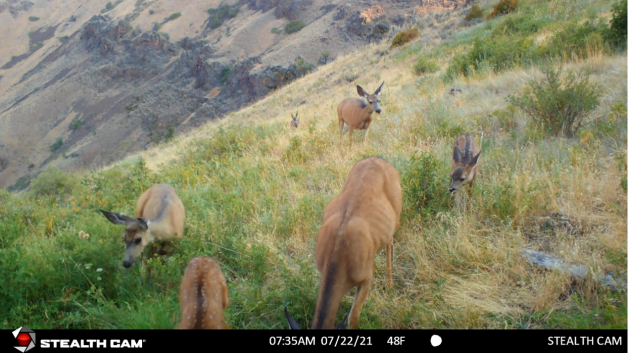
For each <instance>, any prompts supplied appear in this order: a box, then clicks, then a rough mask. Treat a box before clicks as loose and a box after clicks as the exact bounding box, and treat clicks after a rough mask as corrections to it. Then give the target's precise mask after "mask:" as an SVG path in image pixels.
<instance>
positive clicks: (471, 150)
mask: <svg viewBox="0 0 629 354" xmlns="http://www.w3.org/2000/svg"><path fill="white" fill-rule="evenodd" d="M479 157H480V149H479V148H478V145H477V144H476V141H475V140H474V138H472V137H471V136H470V134H468V133H466V134H463V135H461V136H459V137H458V138H457V139H456V142H455V143H454V151H453V156H452V173H451V174H450V178H451V180H452V181H451V183H450V189H449V190H450V193H452V194H455V193H456V192H457V191H459V190H461V189H462V188H463V186H465V185H467V186H468V190H467V192H468V197H469V196H470V194H471V192H472V186H473V185H474V179H475V178H476V176H477V175H478V172H479V165H478V159H479Z"/></svg>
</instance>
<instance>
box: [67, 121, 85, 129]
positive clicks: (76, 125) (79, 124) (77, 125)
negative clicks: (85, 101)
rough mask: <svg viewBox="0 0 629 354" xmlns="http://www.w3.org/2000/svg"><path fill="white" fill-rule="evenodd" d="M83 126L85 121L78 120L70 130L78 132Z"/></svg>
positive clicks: (73, 122) (72, 124)
mask: <svg viewBox="0 0 629 354" xmlns="http://www.w3.org/2000/svg"><path fill="white" fill-rule="evenodd" d="M82 125H83V119H76V120H74V121H72V123H71V124H70V129H72V130H77V129H79V128H80V127H81V126H82Z"/></svg>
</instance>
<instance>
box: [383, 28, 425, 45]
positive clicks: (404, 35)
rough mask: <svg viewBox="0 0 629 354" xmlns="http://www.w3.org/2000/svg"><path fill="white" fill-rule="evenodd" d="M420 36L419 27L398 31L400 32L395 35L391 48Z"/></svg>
mask: <svg viewBox="0 0 629 354" xmlns="http://www.w3.org/2000/svg"><path fill="white" fill-rule="evenodd" d="M418 36H419V31H418V30H417V28H411V29H407V30H405V31H400V32H398V34H396V35H395V37H393V41H392V42H391V47H389V48H393V47H400V46H403V45H404V44H406V43H408V42H410V41H412V40H413V39H415V38H417V37H418Z"/></svg>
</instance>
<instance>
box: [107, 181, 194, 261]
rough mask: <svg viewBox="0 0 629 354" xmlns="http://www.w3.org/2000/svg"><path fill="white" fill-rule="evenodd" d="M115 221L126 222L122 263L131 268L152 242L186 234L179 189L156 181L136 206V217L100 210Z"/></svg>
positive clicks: (110, 219)
mask: <svg viewBox="0 0 629 354" xmlns="http://www.w3.org/2000/svg"><path fill="white" fill-rule="evenodd" d="M100 211H101V212H102V213H103V215H105V217H106V218H107V219H108V220H109V221H111V222H112V223H113V224H117V225H125V226H126V227H125V232H124V236H123V239H124V240H125V242H126V243H127V249H126V251H125V254H124V261H123V262H122V265H123V266H124V267H125V268H130V267H131V266H132V265H133V263H134V262H135V260H136V259H137V258H138V256H139V255H140V254H141V253H142V250H144V247H146V246H147V245H148V244H149V243H151V242H153V241H155V240H159V241H169V240H172V239H179V238H181V236H182V235H183V225H184V219H185V210H184V207H183V203H181V200H180V199H179V197H178V196H177V193H176V192H175V189H174V188H173V187H171V186H170V185H168V184H156V185H153V186H152V187H151V188H149V189H147V190H146V191H145V192H144V193H142V195H141V196H140V198H139V199H138V202H137V204H136V206H135V218H132V217H130V216H127V215H124V214H121V213H112V212H108V211H104V210H102V209H101V210H100Z"/></svg>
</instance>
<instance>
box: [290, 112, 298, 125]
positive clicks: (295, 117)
mask: <svg viewBox="0 0 629 354" xmlns="http://www.w3.org/2000/svg"><path fill="white" fill-rule="evenodd" d="M298 115H299V112H297V113H295V115H293V114H292V113H291V114H290V116H291V117H292V118H293V120H291V121H290V126H291V127H293V128H295V129H296V128H297V127H299V120H298V119H297V116H298Z"/></svg>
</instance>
